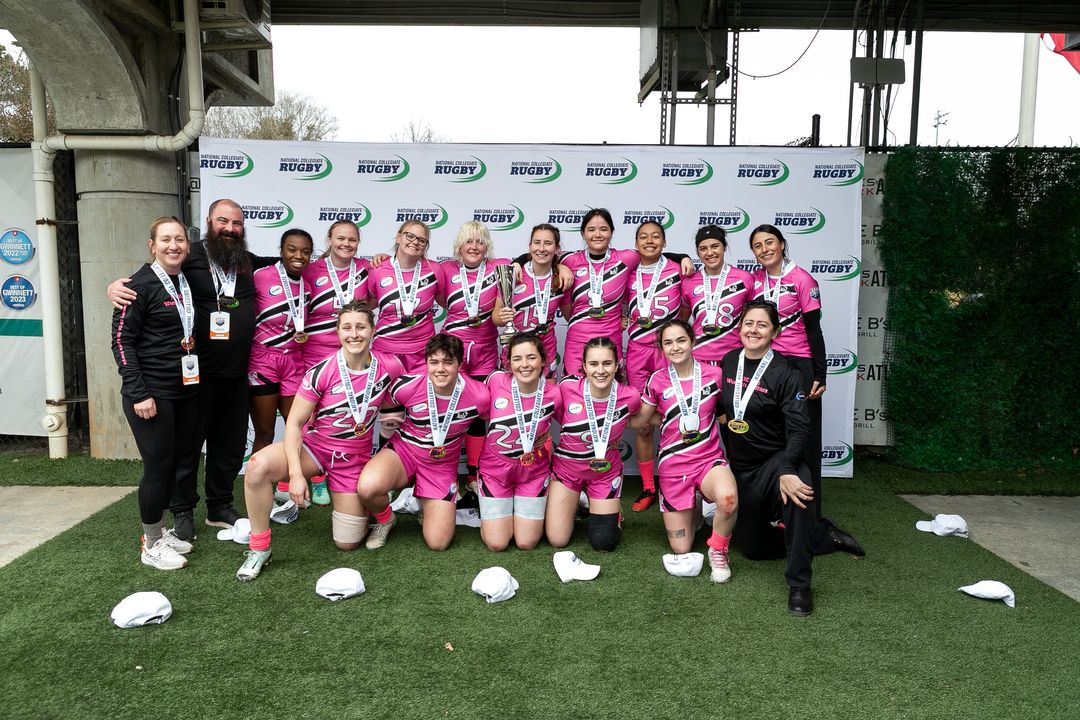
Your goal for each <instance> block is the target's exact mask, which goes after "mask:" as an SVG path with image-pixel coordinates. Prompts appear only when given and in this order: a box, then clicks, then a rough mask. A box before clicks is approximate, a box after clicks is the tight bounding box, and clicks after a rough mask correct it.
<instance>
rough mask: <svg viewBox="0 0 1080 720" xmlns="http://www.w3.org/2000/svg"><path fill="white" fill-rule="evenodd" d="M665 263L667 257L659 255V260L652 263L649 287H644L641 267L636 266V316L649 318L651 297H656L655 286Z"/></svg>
mask: <svg viewBox="0 0 1080 720" xmlns="http://www.w3.org/2000/svg"><path fill="white" fill-rule="evenodd" d="M666 265H667V258H665V257H664V256H663V255H661V256H660V261H659V262H657V263H656V264H655V265H653V274H652V280H650V281H649V289H648V290H646V289H645V282H644V276H643V274H642V267H641V266H640V265H638V266H637V270H635V273H636V274H637V278H636V279H637V309H638V317H643V318H651V317H652V312H653V299H654V298H655V297H656V288H658V287H659V286H660V276H661V275H662V274H663V272H664V268H665V267H666Z"/></svg>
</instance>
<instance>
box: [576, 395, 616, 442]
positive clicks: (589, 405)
mask: <svg viewBox="0 0 1080 720" xmlns="http://www.w3.org/2000/svg"><path fill="white" fill-rule="evenodd" d="M581 391H582V392H581V398H582V400H583V401H584V403H585V414H586V416H587V417H588V420H589V434H590V435H591V436H592V439H593V440H592V446H593V457H595V458H596V459H597V460H601V459H603V457H604V455H606V454H607V446H608V440H609V439H610V438H611V425H612V423H614V421H615V405H616V404H617V403H616V401H617V400H618V398H619V383H618V382H617V381H615V380H612V381H611V391H610V392H611V394H610V395H608V401H607V403H608V404H607V409H606V410H605V411H604V424H603V426H602V427H597V425H596V410H595V409H594V408H593V398H592V392H591V391H590V389H589V381H588V380H585V381H583V383H582V386H581Z"/></svg>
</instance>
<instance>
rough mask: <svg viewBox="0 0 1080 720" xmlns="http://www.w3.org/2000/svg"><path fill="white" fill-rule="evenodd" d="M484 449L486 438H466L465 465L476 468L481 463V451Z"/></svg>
mask: <svg viewBox="0 0 1080 720" xmlns="http://www.w3.org/2000/svg"><path fill="white" fill-rule="evenodd" d="M483 449H484V438H483V437H476V436H474V435H466V436H465V464H466V465H472V466H473V467H476V466H477V464H479V462H480V451H481V450H483Z"/></svg>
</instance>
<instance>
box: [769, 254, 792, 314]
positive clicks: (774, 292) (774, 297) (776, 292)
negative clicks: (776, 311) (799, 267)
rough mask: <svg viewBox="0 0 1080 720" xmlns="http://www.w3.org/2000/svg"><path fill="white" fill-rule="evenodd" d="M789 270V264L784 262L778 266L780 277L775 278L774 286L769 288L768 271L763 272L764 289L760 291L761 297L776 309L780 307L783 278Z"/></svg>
mask: <svg viewBox="0 0 1080 720" xmlns="http://www.w3.org/2000/svg"><path fill="white" fill-rule="evenodd" d="M790 270H791V262H790V261H789V262H785V263H784V264H782V265H781V266H780V277H778V278H776V285H775V286H772V287H770V286H769V271H768V270H766V271H765V283H764V285H765V288H764V290H762V296H763V297H764V299H765V301H766V302H771V303H772V304H773V305H776V306H777V307H778V308H779V306H780V291H781V290H782V289H783V286H784V276H785V275H787V274H788V272H789V271H790Z"/></svg>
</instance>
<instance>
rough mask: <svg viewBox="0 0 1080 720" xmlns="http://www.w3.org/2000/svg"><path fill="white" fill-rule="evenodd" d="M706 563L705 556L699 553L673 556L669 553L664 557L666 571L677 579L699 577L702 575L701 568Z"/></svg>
mask: <svg viewBox="0 0 1080 720" xmlns="http://www.w3.org/2000/svg"><path fill="white" fill-rule="evenodd" d="M704 562H705V556H704V555H702V554H701V553H699V552H691V553H681V554H679V555H673V554H672V553H668V554H667V555H665V556H664V569H665V570H667V571H668V574H669V575H674V576H675V577H697V576H698V575H699V574H700V573H701V566H702V564H704Z"/></svg>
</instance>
